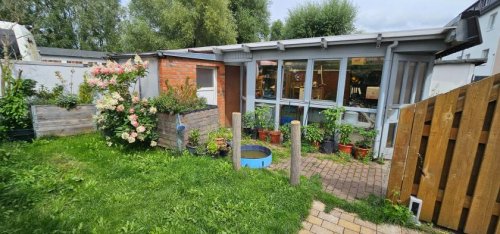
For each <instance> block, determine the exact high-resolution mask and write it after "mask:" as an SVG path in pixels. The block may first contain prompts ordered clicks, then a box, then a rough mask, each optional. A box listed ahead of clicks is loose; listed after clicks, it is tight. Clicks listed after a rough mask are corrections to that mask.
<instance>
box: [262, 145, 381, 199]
mask: <svg viewBox="0 0 500 234" xmlns="http://www.w3.org/2000/svg"><path fill="white" fill-rule="evenodd" d="M319 156H320V154H309V155H307V156H305V157H303V158H302V161H301V173H302V175H304V176H307V177H310V176H312V175H315V174H319V175H320V176H321V182H322V185H323V189H324V190H325V191H327V192H329V193H331V194H333V195H335V196H337V197H339V198H343V199H346V200H348V201H352V200H354V199H357V198H364V197H367V196H368V195H370V194H374V195H376V196H385V192H386V190H387V181H388V176H389V168H390V163H389V162H386V163H385V164H383V165H382V164H378V163H375V162H369V163H366V164H365V163H362V162H359V161H352V162H347V163H338V162H334V161H331V160H327V159H320V158H318V157H319ZM289 168H290V160H283V161H281V162H279V163H275V164H272V165H271V169H272V170H289Z"/></svg>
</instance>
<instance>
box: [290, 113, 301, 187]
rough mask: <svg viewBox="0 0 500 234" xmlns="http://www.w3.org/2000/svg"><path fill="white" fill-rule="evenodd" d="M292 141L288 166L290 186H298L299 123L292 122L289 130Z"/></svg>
mask: <svg viewBox="0 0 500 234" xmlns="http://www.w3.org/2000/svg"><path fill="white" fill-rule="evenodd" d="M291 139H292V157H291V166H290V184H292V185H298V184H299V183H300V157H301V156H300V122H299V121H297V120H294V121H292V130H291Z"/></svg>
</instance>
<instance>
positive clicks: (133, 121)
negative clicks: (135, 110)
mask: <svg viewBox="0 0 500 234" xmlns="http://www.w3.org/2000/svg"><path fill="white" fill-rule="evenodd" d="M130 123H131V124H132V126H134V127H137V126H139V122H137V121H135V120H132V121H131V122H130Z"/></svg>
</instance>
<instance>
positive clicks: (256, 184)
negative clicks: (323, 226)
mask: <svg viewBox="0 0 500 234" xmlns="http://www.w3.org/2000/svg"><path fill="white" fill-rule="evenodd" d="M320 189H321V187H320V185H319V183H318V181H315V182H312V181H309V180H305V179H303V180H302V184H301V186H299V187H291V186H290V185H289V184H288V178H287V177H286V176H285V175H283V174H282V173H277V172H270V171H267V170H249V169H242V170H241V171H240V172H235V171H233V170H232V167H231V164H230V162H228V160H220V159H219V160H214V159H211V158H207V157H193V156H187V155H185V156H175V155H173V154H172V153H168V152H167V151H163V150H148V151H141V150H130V149H129V150H126V149H120V148H110V147H107V146H106V144H105V141H104V140H103V139H102V138H101V137H100V136H99V135H96V134H91V135H82V136H75V137H65V138H57V139H50V140H37V141H35V142H34V143H31V144H28V143H4V144H3V145H0V233H53V232H77V233H78V232H81V233H88V232H93V233H116V232H126V233H179V232H181V233H194V232H196V233H205V232H207V233H213V232H229V233H234V232H243V233H276V232H279V233H292V232H296V231H298V230H299V229H300V225H301V221H302V219H304V218H305V217H306V216H307V214H308V210H309V208H310V205H311V202H312V199H313V197H314V196H315V195H316V194H318V192H319V190H320Z"/></svg>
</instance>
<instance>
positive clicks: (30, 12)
mask: <svg viewBox="0 0 500 234" xmlns="http://www.w3.org/2000/svg"><path fill="white" fill-rule="evenodd" d="M0 5H1V6H0V16H1V18H0V20H5V21H11V22H18V23H20V24H23V25H29V26H30V27H31V28H32V30H31V32H32V33H33V36H34V37H35V40H36V43H37V45H38V46H50V47H59V48H72V49H84V50H114V49H116V46H117V43H118V38H119V33H118V30H119V28H118V25H119V22H120V19H121V16H122V13H123V9H122V7H121V5H120V0H2V4H0Z"/></svg>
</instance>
